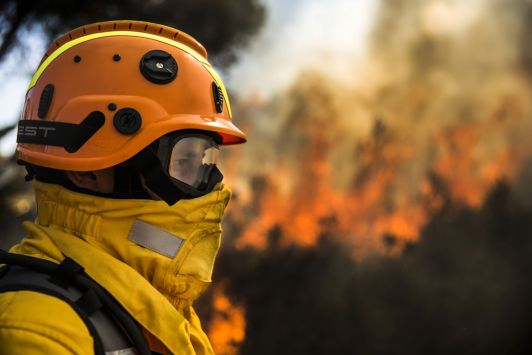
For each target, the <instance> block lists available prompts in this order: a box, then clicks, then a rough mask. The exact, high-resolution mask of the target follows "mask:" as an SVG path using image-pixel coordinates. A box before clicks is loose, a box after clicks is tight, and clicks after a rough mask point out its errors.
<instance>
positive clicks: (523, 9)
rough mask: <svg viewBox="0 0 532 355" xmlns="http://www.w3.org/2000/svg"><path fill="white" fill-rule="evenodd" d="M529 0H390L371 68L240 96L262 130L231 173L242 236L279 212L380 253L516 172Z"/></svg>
mask: <svg viewBox="0 0 532 355" xmlns="http://www.w3.org/2000/svg"><path fill="white" fill-rule="evenodd" d="M528 10H530V4H529V2H526V1H524V0H520V1H518V0H515V1H512V2H511V3H507V2H504V4H503V3H502V2H501V1H498V0H492V1H489V2H479V1H471V2H467V4H465V3H463V2H459V1H428V2H427V1H412V2H397V1H383V2H382V4H381V7H380V11H379V13H378V15H377V21H376V24H375V27H374V30H373V32H372V37H371V42H370V51H369V53H368V57H367V59H366V60H365V61H364V64H363V65H360V63H359V62H358V61H356V63H357V65H358V66H357V67H356V68H355V67H353V69H352V72H346V73H345V75H346V76H347V75H353V76H355V75H356V76H357V77H358V78H360V77H362V78H363V79H362V80H357V81H356V83H355V82H354V83H353V85H347V84H346V81H347V82H348V80H342V81H338V80H336V79H335V77H334V76H329V75H328V73H327V71H318V70H316V69H312V70H307V71H303V72H302V73H301V74H300V75H299V77H298V78H297V80H295V81H294V83H293V84H292V85H291V87H290V88H288V89H287V90H284V91H282V92H279V93H278V94H277V95H274V96H273V98H272V99H271V100H268V101H264V100H260V99H257V98H256V97H251V98H249V99H248V100H243V101H240V102H239V103H238V105H236V106H237V110H238V114H237V115H236V116H237V117H238V116H240V117H246V118H248V119H249V120H248V123H247V127H244V128H245V129H246V128H247V131H248V132H250V137H249V140H250V142H253V144H252V145H250V146H248V149H247V150H246V152H245V154H244V155H242V156H239V157H238V158H236V159H238V160H239V164H238V166H235V165H233V166H232V169H231V170H230V171H229V174H228V178H229V180H231V182H232V183H233V186H235V187H236V190H237V194H238V197H239V199H238V201H237V203H235V204H233V211H235V213H240V214H241V215H240V217H238V216H237V217H235V218H242V219H243V220H245V221H246V222H245V223H243V226H242V235H241V236H240V242H239V244H238V245H239V247H242V246H245V245H254V246H258V247H260V246H264V245H265V243H266V236H267V234H268V231H269V230H270V229H271V228H273V227H274V226H276V225H279V226H280V227H279V228H281V230H282V231H283V236H284V237H283V238H284V241H285V242H286V243H291V242H296V243H301V244H303V245H308V244H312V243H314V242H316V240H317V238H318V236H319V235H320V234H321V233H324V232H326V231H327V230H328V229H329V228H331V226H332V225H334V228H336V229H338V231H339V232H341V233H338V235H341V236H342V237H341V238H342V239H343V240H348V241H349V242H350V243H352V244H353V245H354V246H355V247H357V250H361V249H360V248H358V247H361V246H364V248H363V249H365V250H364V251H361V252H360V254H367V253H371V252H374V251H376V250H382V249H383V248H385V247H386V245H383V243H382V238H381V237H382V235H383V234H391V235H395V236H397V237H400V238H401V239H402V240H403V241H406V242H410V241H415V240H416V239H417V238H418V237H419V231H420V229H421V228H422V227H423V226H424V225H425V224H426V223H427V222H428V221H429V219H430V217H431V215H432V213H434V212H435V211H437V210H438V209H439V208H441V207H442V206H443V204H445V203H446V201H447V200H452V201H455V202H457V203H459V204H463V205H466V206H479V205H480V204H481V203H482V201H483V200H484V198H485V195H486V194H487V192H488V191H489V190H490V188H491V187H492V186H493V185H494V184H495V183H496V182H497V181H498V180H500V179H508V180H510V181H511V180H513V179H514V177H515V176H516V175H517V174H518V173H519V170H520V168H521V166H522V163H523V161H525V159H527V158H528V157H529V156H531V155H532V143H531V141H530V139H529V138H528V136H529V132H530V131H531V129H532V120H530V116H531V113H532V105H531V103H532V101H531V100H530V98H531V95H532V92H531V87H530V81H529V80H528V77H527V76H525V75H524V73H526V71H527V70H528V69H527V68H528V67H527V66H526V65H525V64H524V63H525V61H524V59H523V58H526V57H527V54H526V53H528V51H529V49H528V48H529V46H528V44H527V42H526V41H523V36H526V31H527V29H528V28H529V27H530V24H529V22H527V21H528V20H529V11H528ZM345 60H346V61H348V60H349V58H345ZM354 62H355V61H354ZM324 67H325V69H326V66H324ZM359 82H362V83H363V84H362V85H361V84H358V83H359ZM231 159H233V157H230V158H229V160H231ZM234 160H235V159H233V161H234ZM233 164H235V163H233ZM257 182H259V183H258V185H257ZM442 186H445V191H441V188H442ZM281 201H282V202H281ZM242 210H246V212H245V216H244V215H242V213H244V212H238V211H242ZM399 249H400V248H399Z"/></svg>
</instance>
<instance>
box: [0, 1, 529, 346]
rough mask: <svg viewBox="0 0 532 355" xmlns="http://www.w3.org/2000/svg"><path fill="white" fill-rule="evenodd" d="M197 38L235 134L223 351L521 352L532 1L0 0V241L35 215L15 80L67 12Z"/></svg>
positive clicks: (222, 287)
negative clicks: (19, 156) (20, 141)
mask: <svg viewBox="0 0 532 355" xmlns="http://www.w3.org/2000/svg"><path fill="white" fill-rule="evenodd" d="M108 19H140V20H147V21H154V22H158V23H162V24H165V25H170V26H174V27H177V28H179V29H182V30H184V31H185V32H188V33H189V34H191V35H193V36H194V37H196V38H197V39H198V40H200V41H201V42H202V43H203V44H204V45H205V46H206V48H207V50H208V51H209V54H210V59H211V62H213V63H214V64H215V66H216V67H217V68H218V70H219V71H220V72H221V73H222V76H223V78H224V80H225V82H226V84H227V86H228V89H229V92H230V96H231V98H232V105H233V107H234V109H233V112H234V116H235V118H234V121H235V123H236V124H237V125H238V126H239V127H241V128H243V130H244V131H245V132H246V133H247V134H248V138H249V141H248V143H247V144H245V145H244V146H236V147H229V148H227V149H225V151H224V161H223V169H222V171H223V172H224V174H225V177H226V182H227V183H228V184H230V185H231V186H232V188H233V191H234V195H233V200H232V201H231V203H230V205H229V209H228V212H227V216H226V220H225V223H224V241H223V245H222V249H221V251H220V253H219V257H218V260H217V263H216V270H215V275H214V282H213V286H212V287H211V288H210V290H209V291H208V293H207V294H205V295H204V296H202V298H201V299H200V300H199V302H198V304H197V307H198V310H199V313H200V316H201V318H202V320H203V325H204V327H205V329H206V330H207V332H208V334H209V336H210V338H211V339H212V342H213V345H214V347H215V349H216V351H217V353H219V354H491V353H496V354H528V353H530V352H531V351H532V343H531V341H530V339H531V337H530V331H531V329H532V301H531V300H532V258H531V255H532V139H531V133H532V87H531V82H532V1H530V0H402V1H401V0H350V1H349V0H329V1H327V2H325V1H319V0H294V1H282V0H262V1H260V0H232V1H222V0H211V1H207V0H201V1H191V0H174V1H172V0H151V1H146V0H144V1H140V0H117V1H90V2H73V1H62V0H43V1H38V2H30V1H22V0H3V1H2V2H1V3H0V43H1V45H0V82H1V83H2V85H1V86H0V105H1V108H2V109H1V114H0V136H1V138H0V228H1V230H2V233H1V235H0V246H1V247H2V248H8V247H9V246H10V245H12V244H13V243H15V242H16V241H17V240H18V239H20V238H21V237H22V236H23V234H24V232H23V231H22V230H21V229H20V221H22V220H25V219H31V218H34V216H35V210H34V204H33V196H32V191H31V185H30V184H27V183H25V182H24V175H25V174H24V172H22V171H20V169H19V167H17V166H16V164H14V161H15V159H14V157H13V154H14V147H15V132H14V125H15V124H16V121H17V118H18V115H19V113H20V110H21V106H22V102H23V99H24V93H25V89H26V86H27V84H28V82H29V80H30V76H31V74H32V72H33V71H34V70H35V69H36V66H37V64H38V62H39V60H40V58H41V55H42V53H43V52H44V51H45V49H46V47H47V45H48V44H49V42H51V41H52V39H53V38H54V37H55V36H57V35H58V34H60V33H62V32H65V31H67V30H69V29H71V28H73V27H76V26H79V25H82V24H85V23H89V22H96V21H102V20H108Z"/></svg>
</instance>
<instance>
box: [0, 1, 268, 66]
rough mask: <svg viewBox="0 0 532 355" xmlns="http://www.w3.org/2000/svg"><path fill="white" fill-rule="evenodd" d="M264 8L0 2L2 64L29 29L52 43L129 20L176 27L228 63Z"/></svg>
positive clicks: (233, 3) (222, 4)
mask: <svg viewBox="0 0 532 355" xmlns="http://www.w3.org/2000/svg"><path fill="white" fill-rule="evenodd" d="M264 17H265V11H264V8H263V6H262V5H261V4H259V2H258V1H257V0H231V1H223V0H115V1H106V0H91V1H87V0H82V1H72V0H39V1H30V0H2V1H1V2H0V40H1V45H0V62H1V61H2V60H3V59H4V58H5V56H6V55H7V54H8V53H9V52H11V51H12V50H13V49H15V48H17V46H19V45H20V43H22V41H23V40H24V38H21V37H20V34H21V33H22V31H23V30H24V29H32V28H35V27H37V26H40V27H42V29H43V33H44V34H45V36H46V37H47V38H48V39H49V40H51V39H52V38H54V37H56V36H57V35H59V34H60V33H63V32H66V31H68V30H70V29H72V28H75V27H78V26H81V25H85V24H87V23H91V22H98V21H107V20H117V19H128V20H144V21H151V22H157V23H161V24H164V25H168V26H172V27H176V28H178V29H180V30H183V31H185V32H187V33H189V34H191V35H192V36H193V37H195V38H196V39H198V40H199V41H200V42H201V43H202V44H203V45H204V46H205V47H206V48H207V49H208V51H209V54H210V55H212V56H213V57H214V61H215V62H217V63H218V64H221V65H227V64H229V63H231V62H233V61H234V59H235V49H236V48H238V47H239V46H242V45H244V44H245V43H246V42H247V41H248V40H249V39H250V38H251V36H252V35H253V34H255V33H256V32H257V31H258V29H259V28H260V27H261V25H262V23H263V21H264Z"/></svg>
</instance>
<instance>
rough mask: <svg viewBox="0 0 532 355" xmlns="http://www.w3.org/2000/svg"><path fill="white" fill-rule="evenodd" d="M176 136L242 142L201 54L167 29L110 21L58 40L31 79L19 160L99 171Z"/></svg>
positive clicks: (187, 39) (214, 76) (226, 101)
mask: <svg viewBox="0 0 532 355" xmlns="http://www.w3.org/2000/svg"><path fill="white" fill-rule="evenodd" d="M177 130H201V131H210V132H215V133H217V134H218V135H219V136H220V137H221V144H238V143H243V142H245V141H246V136H245V134H244V133H243V132H242V131H240V130H239V129H238V128H237V127H236V126H235V125H234V124H233V123H232V122H231V108H230V105H229V99H228V97H227V92H226V90H225V87H224V85H223V83H222V81H221V79H220V77H219V76H218V74H217V73H216V72H215V70H214V69H213V67H212V66H211V65H210V64H209V62H208V61H207V52H206V50H205V48H204V47H203V46H202V45H201V44H200V43H198V42H197V41H196V40H195V39H194V38H192V37H191V36H189V35H187V34H186V33H183V32H181V31H178V30H176V29H173V28H171V27H167V26H162V25H158V24H153V23H148V22H141V21H110V22H100V23H95V24H91V25H87V26H83V27H79V28H77V29H75V30H73V31H71V32H69V33H67V34H65V35H63V36H62V37H60V38H59V39H57V40H56V41H55V42H54V43H53V44H52V46H51V47H50V48H49V49H48V51H47V52H46V54H45V55H44V58H43V60H42V61H41V64H40V66H39V68H38V69H37V71H36V73H35V75H34V76H33V78H32V80H31V83H30V85H29V89H28V92H27V94H26V101H25V106H24V110H23V113H22V117H21V120H20V121H19V127H18V137H17V142H18V143H19V144H18V146H17V156H18V158H19V159H20V160H22V161H23V162H26V163H29V164H34V165H37V166H42V167H47V168H53V169H60V170H75V171H91V170H100V169H104V168H107V167H111V166H115V165H117V164H119V163H121V162H124V161H126V160H128V159H130V158H131V157H133V156H135V155H136V154H137V153H139V152H140V151H142V150H143V149H144V148H145V147H147V146H148V145H149V144H150V143H152V142H154V141H155V140H157V139H158V138H160V137H161V136H163V135H166V134H168V133H170V132H173V131H177Z"/></svg>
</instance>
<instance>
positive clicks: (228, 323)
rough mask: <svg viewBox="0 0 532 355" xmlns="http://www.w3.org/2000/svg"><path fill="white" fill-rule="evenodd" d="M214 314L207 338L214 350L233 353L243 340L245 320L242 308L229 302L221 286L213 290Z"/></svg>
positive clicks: (231, 354)
mask: <svg viewBox="0 0 532 355" xmlns="http://www.w3.org/2000/svg"><path fill="white" fill-rule="evenodd" d="M213 309H214V316H213V319H212V320H211V323H210V330H209V339H210V340H211V344H212V346H213V348H214V352H215V353H216V354H219V355H233V354H236V353H237V351H238V345H239V344H240V343H241V342H242V341H243V340H244V333H245V328H246V321H245V316H244V308H243V307H241V306H236V305H234V304H232V303H231V301H230V300H229V298H227V296H226V295H225V294H224V292H223V289H222V288H220V287H219V288H216V289H215V290H214V302H213Z"/></svg>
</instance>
